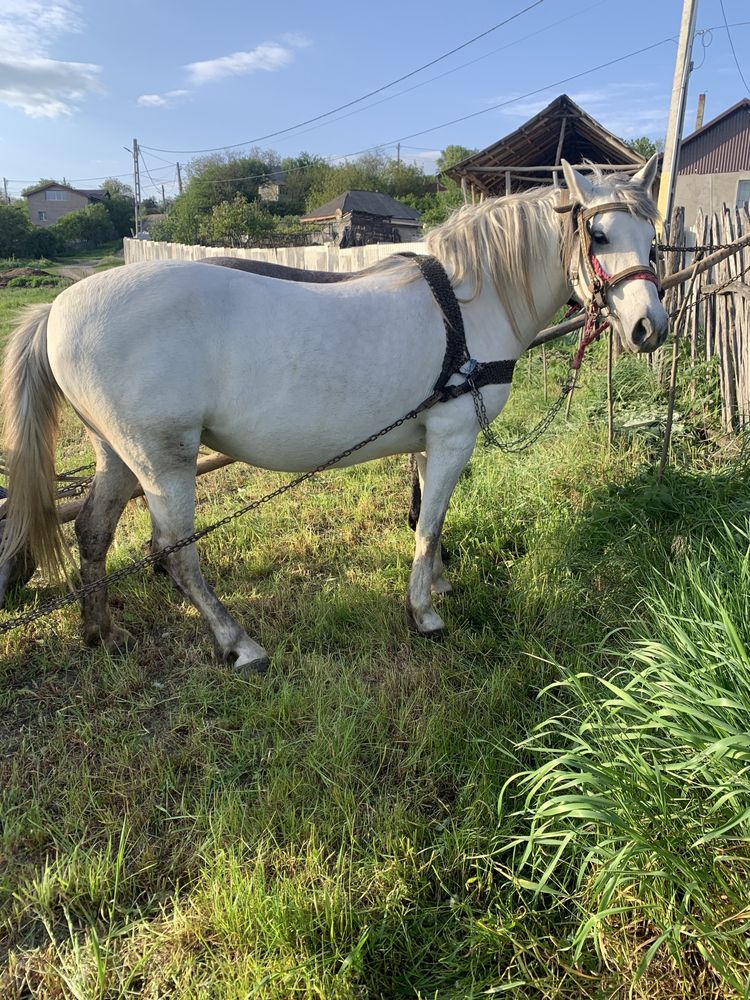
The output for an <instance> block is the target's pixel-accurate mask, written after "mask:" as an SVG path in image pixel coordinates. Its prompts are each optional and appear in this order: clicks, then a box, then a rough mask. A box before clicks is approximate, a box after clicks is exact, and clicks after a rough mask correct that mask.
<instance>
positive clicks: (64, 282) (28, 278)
mask: <svg viewBox="0 0 750 1000" xmlns="http://www.w3.org/2000/svg"><path fill="white" fill-rule="evenodd" d="M70 284H72V282H71V279H70V278H64V277H63V276H62V275H60V274H20V275H19V276H18V277H17V278H10V279H9V281H8V283H7V285H6V286H5V287H6V288H67V286H68V285H70Z"/></svg>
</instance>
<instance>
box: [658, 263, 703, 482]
mask: <svg viewBox="0 0 750 1000" xmlns="http://www.w3.org/2000/svg"><path fill="white" fill-rule="evenodd" d="M698 264H699V261H696V262H695V264H694V265H693V275H692V278H691V279H690V285H689V287H688V289H687V292H686V293H685V297H684V299H683V300H682V305H681V306H680V313H679V315H678V317H677V321H676V323H675V327H674V342H673V344H672V370H671V373H670V379H669V402H668V404H667V422H666V425H665V427H664V440H663V441H662V446H661V461H660V462H659V470H658V472H657V473H656V482H657V484H658V485H661V481H662V479H663V478H664V470H665V468H666V467H667V459H668V457H669V445H670V443H671V440H672V421H673V418H674V401H675V395H676V393H677V364H678V361H679V356H680V333H681V332H682V326H683V319H684V317H685V310H686V309H687V305H688V302H689V301H690V300H691V298H692V297H693V288H694V287H695V279H696V278H697V277H698Z"/></svg>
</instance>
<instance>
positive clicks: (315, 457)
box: [201, 411, 425, 472]
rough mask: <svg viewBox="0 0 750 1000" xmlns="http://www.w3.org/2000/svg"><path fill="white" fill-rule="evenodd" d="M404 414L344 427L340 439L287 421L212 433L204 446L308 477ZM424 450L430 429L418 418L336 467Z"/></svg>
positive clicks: (205, 437) (207, 432) (207, 434)
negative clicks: (264, 426)
mask: <svg viewBox="0 0 750 1000" xmlns="http://www.w3.org/2000/svg"><path fill="white" fill-rule="evenodd" d="M404 412H406V411H404ZM404 412H399V413H394V414H393V415H391V416H388V417H386V416H384V415H382V414H381V415H378V416H377V417H375V418H374V420H373V421H370V422H361V421H350V422H348V423H347V422H345V421H342V424H341V426H340V427H339V429H338V431H337V432H336V433H331V432H321V430H320V428H319V427H315V426H311V425H310V424H309V423H307V424H305V425H302V424H299V423H296V422H294V421H293V420H289V419H287V420H285V421H283V422H280V423H279V424H277V425H276V427H273V426H270V425H269V427H268V428H267V429H263V430H261V429H260V428H259V427H258V426H257V422H256V423H255V426H254V427H253V428H252V429H250V428H248V429H247V430H243V429H242V428H239V427H236V426H234V427H232V428H229V429H223V430H222V429H217V430H212V429H206V430H204V432H203V435H202V437H201V440H202V442H203V443H204V444H205V445H207V446H208V447H210V448H214V449H215V450H216V451H220V452H222V453H223V454H225V455H230V456H231V457H232V458H236V459H239V460H240V461H242V462H247V463H248V464H250V465H255V466H257V467H259V468H262V469H272V470H275V471H279V472H307V471H309V470H311V469H315V468H317V467H318V466H319V465H323V464H324V463H326V462H328V461H329V460H330V459H332V458H334V457H335V456H337V455H340V454H341V453H342V452H343V451H346V450H347V449H349V448H351V447H352V446H354V445H357V444H359V443H360V442H361V441H364V440H365V439H366V438H368V437H370V436H371V435H372V434H375V433H377V432H378V431H380V430H382V429H383V428H384V427H386V426H388V425H389V424H390V423H392V422H393V421H395V420H396V419H398V418H400V417H402V416H403V415H404ZM378 421H380V422H379V423H378ZM424 446H425V431H424V425H423V423H422V421H420V420H419V419H418V418H416V419H413V420H409V421H407V422H406V423H404V424H402V425H401V426H400V427H397V428H394V429H393V430H392V431H390V432H389V433H388V434H385V435H382V436H380V437H378V438H377V439H376V440H375V441H373V442H372V443H370V444H368V445H366V446H365V447H363V448H361V449H358V450H357V451H356V452H354V453H353V454H352V455H349V456H347V457H345V458H342V460H341V461H340V462H338V463H336V464H337V467H344V466H348V465H356V464H357V463H358V462H367V461H371V460H372V459H376V458H384V457H385V456H386V455H396V454H402V453H404V452H411V451H422V450H423V449H424Z"/></svg>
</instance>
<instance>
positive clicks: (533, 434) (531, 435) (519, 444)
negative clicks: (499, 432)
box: [469, 373, 576, 455]
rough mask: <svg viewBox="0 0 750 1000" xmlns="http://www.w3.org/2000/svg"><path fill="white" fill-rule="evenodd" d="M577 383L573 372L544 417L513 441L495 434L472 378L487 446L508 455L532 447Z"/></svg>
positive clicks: (475, 403)
mask: <svg viewBox="0 0 750 1000" xmlns="http://www.w3.org/2000/svg"><path fill="white" fill-rule="evenodd" d="M575 383H576V379H575V373H573V374H571V375H569V376H568V378H567V379H566V381H565V382H563V383H562V384H561V385H560V395H559V396H558V397H557V399H556V400H555V402H554V403H553V404H552V406H550V408H549V409H548V410H547V412H546V413H545V414H544V416H543V417H542V419H541V420H540V421H539V422H538V423H536V424H535V425H534V426H533V427H532V428H531V430H530V431H527V432H526V434H522V435H521V436H520V437H518V438H516V439H515V440H513V441H501V440H500V439H499V438H498V437H497V436H496V435H495V432H494V431H493V430H492V427H491V425H490V420H489V418H488V416H487V409H486V407H485V405H484V399H483V397H482V393H481V392H480V391H479V389H477V388H476V386H474V384H473V382H472V381H471V379H469V384H470V385H471V396H472V399H473V401H474V412H475V413H476V415H477V423H478V424H479V426H480V428H481V430H482V437H483V438H484V445H485V447H486V448H497V449H498V450H499V451H502V452H504V453H505V454H506V455H512V454H514V453H518V452H522V451H526V449H527V448H531V446H532V445H534V444H536V442H537V441H538V440H539V438H540V437H541V436H542V434H544V432H545V431H546V430H547V428H548V427H549V426H550V425H551V424H552V421H553V420H554V419H555V417H556V416H557V414H558V413H559V412H560V410H561V409H562V407H563V405H564V403H565V400H566V399H567V398H568V396H569V394H570V393H571V392H572V391H573V389H574V388H575Z"/></svg>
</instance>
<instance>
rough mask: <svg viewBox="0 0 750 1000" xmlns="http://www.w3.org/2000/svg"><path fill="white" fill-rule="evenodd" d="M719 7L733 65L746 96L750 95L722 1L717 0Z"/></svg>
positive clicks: (749, 88)
mask: <svg viewBox="0 0 750 1000" xmlns="http://www.w3.org/2000/svg"><path fill="white" fill-rule="evenodd" d="M719 6H720V7H721V16H722V17H723V18H724V27H725V28H726V29H727V38H728V39H729V48H730V49H731V50H732V55H733V56H734V65H735V66H736V67H737V72H738V73H739V74H740V80H742V83H743V85H744V87H745V90H746V91H747V92H748V94H750V87H748V85H747V80H746V79H745V75H744V73H743V72H742V70H741V69H740V62H739V59H738V58H737V53H736V52H735V51H734V42H733V41H732V33H731V31H730V30H729V24H728V23H727V13H726V11H725V10H724V0H719Z"/></svg>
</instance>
